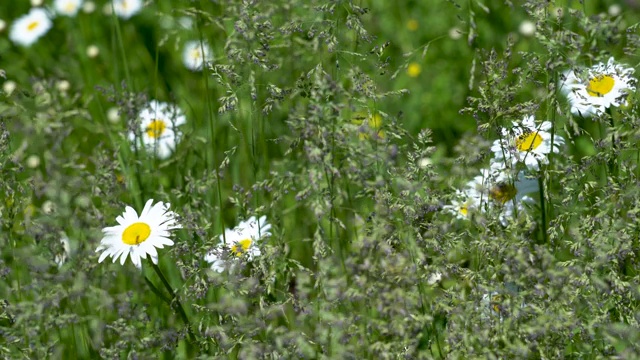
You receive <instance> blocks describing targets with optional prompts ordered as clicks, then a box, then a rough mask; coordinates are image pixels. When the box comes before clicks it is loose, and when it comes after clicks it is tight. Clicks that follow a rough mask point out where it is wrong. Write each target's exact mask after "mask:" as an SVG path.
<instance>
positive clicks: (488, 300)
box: [480, 291, 506, 321]
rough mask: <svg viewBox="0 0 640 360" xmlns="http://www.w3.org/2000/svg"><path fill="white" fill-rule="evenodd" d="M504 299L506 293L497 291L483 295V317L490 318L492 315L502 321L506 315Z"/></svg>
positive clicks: (481, 302) (481, 301) (481, 303)
mask: <svg viewBox="0 0 640 360" xmlns="http://www.w3.org/2000/svg"><path fill="white" fill-rule="evenodd" d="M504 300H505V298H504V295H502V294H500V293H498V292H495V291H492V292H489V293H485V294H484V295H482V299H481V300H480V306H481V312H482V315H481V316H482V318H483V319H485V320H488V319H489V318H491V317H497V318H498V319H499V320H500V321H502V320H503V318H504V316H505V315H506V311H505V307H504Z"/></svg>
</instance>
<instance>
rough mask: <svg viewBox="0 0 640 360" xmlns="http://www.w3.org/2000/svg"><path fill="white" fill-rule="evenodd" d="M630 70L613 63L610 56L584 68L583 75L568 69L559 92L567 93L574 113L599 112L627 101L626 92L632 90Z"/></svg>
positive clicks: (632, 82)
mask: <svg viewBox="0 0 640 360" xmlns="http://www.w3.org/2000/svg"><path fill="white" fill-rule="evenodd" d="M633 72H634V69H633V68H626V67H624V66H622V65H620V64H616V63H615V61H614V59H613V58H610V59H609V61H608V62H607V63H606V64H604V63H600V64H598V65H595V66H593V67H591V68H590V69H587V70H586V71H585V74H584V76H581V74H579V73H578V72H576V71H570V72H568V73H567V74H566V75H565V76H564V77H565V80H564V83H563V85H562V86H561V92H564V93H566V94H567V99H568V100H569V103H570V105H571V112H572V113H573V114H574V115H581V116H592V115H599V114H602V113H603V112H604V111H605V110H606V109H607V108H609V107H611V106H616V107H619V106H621V105H625V104H626V103H627V97H628V95H629V93H630V92H632V91H635V90H636V79H635V78H633V77H632V74H633Z"/></svg>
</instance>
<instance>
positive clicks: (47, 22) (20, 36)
mask: <svg viewBox="0 0 640 360" xmlns="http://www.w3.org/2000/svg"><path fill="white" fill-rule="evenodd" d="M52 25H53V24H52V22H51V19H50V18H49V15H48V14H47V12H46V11H45V10H43V9H41V8H32V9H31V11H29V13H28V14H27V15H24V16H22V17H20V18H18V20H16V21H15V22H14V23H13V25H12V26H11V31H10V32H9V39H10V40H11V41H13V42H14V43H16V44H18V45H22V46H31V45H32V44H33V43H35V42H36V41H37V40H38V39H39V38H40V37H42V36H43V35H44V34H46V33H47V32H48V31H49V29H51V26H52Z"/></svg>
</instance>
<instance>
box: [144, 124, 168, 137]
mask: <svg viewBox="0 0 640 360" xmlns="http://www.w3.org/2000/svg"><path fill="white" fill-rule="evenodd" d="M166 128H167V125H166V124H165V122H164V121H162V120H159V119H156V120H153V121H152V122H151V124H149V125H148V126H147V135H149V137H151V138H154V139H157V138H159V137H160V136H161V135H162V133H163V132H164V130H165V129H166Z"/></svg>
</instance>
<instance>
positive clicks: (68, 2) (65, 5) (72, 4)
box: [53, 0, 82, 17]
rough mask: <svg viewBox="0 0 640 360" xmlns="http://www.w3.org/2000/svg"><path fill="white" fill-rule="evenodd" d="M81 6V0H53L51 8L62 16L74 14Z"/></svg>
mask: <svg viewBox="0 0 640 360" xmlns="http://www.w3.org/2000/svg"><path fill="white" fill-rule="evenodd" d="M81 7H82V0H55V1H54V2H53V8H54V9H56V12H57V13H58V14H60V15H64V16H71V17H73V16H76V14H77V13H78V10H80V8H81Z"/></svg>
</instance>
